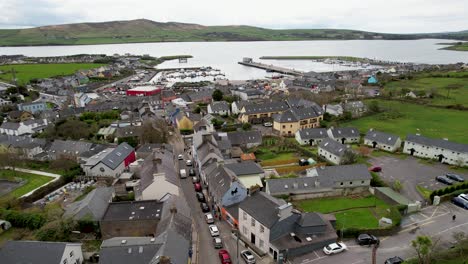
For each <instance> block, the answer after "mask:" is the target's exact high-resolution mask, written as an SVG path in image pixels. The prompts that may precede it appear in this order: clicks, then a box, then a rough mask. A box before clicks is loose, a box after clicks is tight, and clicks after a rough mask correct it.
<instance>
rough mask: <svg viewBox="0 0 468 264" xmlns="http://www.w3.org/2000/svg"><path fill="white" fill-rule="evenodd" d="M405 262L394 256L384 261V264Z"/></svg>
mask: <svg viewBox="0 0 468 264" xmlns="http://www.w3.org/2000/svg"><path fill="white" fill-rule="evenodd" d="M404 261H405V260H404V259H402V258H400V257H398V256H395V257H393V258H389V259H387V260H386V261H385V264H401V263H403V262H404Z"/></svg>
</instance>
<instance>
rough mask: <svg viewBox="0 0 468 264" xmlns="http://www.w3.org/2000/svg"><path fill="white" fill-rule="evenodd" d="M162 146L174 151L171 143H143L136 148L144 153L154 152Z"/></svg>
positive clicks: (138, 151)
mask: <svg viewBox="0 0 468 264" xmlns="http://www.w3.org/2000/svg"><path fill="white" fill-rule="evenodd" d="M161 148H163V149H164V150H167V151H170V152H172V151H173V147H172V145H169V144H160V143H145V144H143V145H140V146H139V147H138V149H137V150H136V152H137V153H144V154H152V153H153V151H154V150H156V149H161Z"/></svg>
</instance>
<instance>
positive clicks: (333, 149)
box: [318, 138, 351, 165]
mask: <svg viewBox="0 0 468 264" xmlns="http://www.w3.org/2000/svg"><path fill="white" fill-rule="evenodd" d="M347 151H351V149H350V146H349V145H343V144H341V143H339V142H336V141H334V140H333V139H330V138H326V139H324V140H323V141H322V143H320V144H319V147H318V155H319V156H320V157H321V158H324V159H326V160H327V161H329V162H331V163H333V164H335V165H338V164H341V163H342V159H343V157H344V155H345V153H346V152H347Z"/></svg>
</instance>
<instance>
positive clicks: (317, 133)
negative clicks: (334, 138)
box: [295, 128, 328, 146]
mask: <svg viewBox="0 0 468 264" xmlns="http://www.w3.org/2000/svg"><path fill="white" fill-rule="evenodd" d="M295 138H296V141H297V142H298V143H299V144H301V145H309V146H314V145H318V144H320V143H321V142H322V140H324V139H326V138H328V133H327V129H326V128H305V129H301V130H298V131H297V132H296V134H295Z"/></svg>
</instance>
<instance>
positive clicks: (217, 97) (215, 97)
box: [212, 89, 223, 101]
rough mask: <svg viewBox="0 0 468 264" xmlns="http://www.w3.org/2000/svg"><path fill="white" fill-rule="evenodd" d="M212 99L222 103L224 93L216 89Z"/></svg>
mask: <svg viewBox="0 0 468 264" xmlns="http://www.w3.org/2000/svg"><path fill="white" fill-rule="evenodd" d="M212 97H213V100H215V101H221V100H223V92H221V90H218V89H216V90H214V92H213V95H212Z"/></svg>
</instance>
